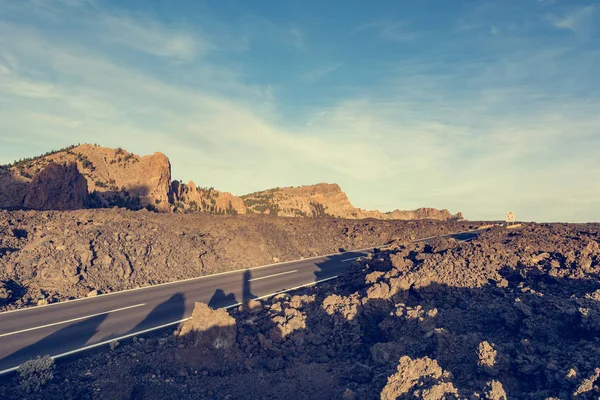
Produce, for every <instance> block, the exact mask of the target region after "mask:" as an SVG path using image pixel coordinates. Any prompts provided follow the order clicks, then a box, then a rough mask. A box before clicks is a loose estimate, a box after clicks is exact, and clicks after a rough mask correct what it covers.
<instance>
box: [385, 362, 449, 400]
mask: <svg viewBox="0 0 600 400" xmlns="http://www.w3.org/2000/svg"><path fill="white" fill-rule="evenodd" d="M449 379H450V374H449V373H448V372H445V371H443V370H442V368H441V367H440V366H439V365H438V363H437V361H436V360H432V359H430V358H429V357H423V358H417V359H414V360H413V359H412V358H410V357H409V356H403V357H402V358H400V363H399V364H398V369H397V372H396V373H395V374H393V375H391V376H390V377H389V378H388V381H387V384H386V385H385V387H384V388H383V390H382V391H381V399H382V400H396V399H397V398H403V397H404V398H415V397H416V395H419V397H417V398H423V397H422V394H423V391H424V390H428V392H426V393H427V394H428V395H429V394H431V393H436V394H439V393H441V394H442V396H441V397H437V398H438V399H443V398H444V397H443V395H444V394H446V393H448V394H453V393H455V392H456V389H455V388H454V386H453V385H451V384H450V382H447V381H448V380H449ZM443 383H446V385H443V386H438V385H441V384H443ZM415 389H417V390H418V391H419V393H415ZM428 398H430V399H433V398H435V397H428Z"/></svg>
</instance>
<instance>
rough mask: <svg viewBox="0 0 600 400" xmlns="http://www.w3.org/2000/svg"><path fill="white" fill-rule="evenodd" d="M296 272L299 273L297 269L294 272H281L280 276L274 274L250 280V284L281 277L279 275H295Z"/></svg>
mask: <svg viewBox="0 0 600 400" xmlns="http://www.w3.org/2000/svg"><path fill="white" fill-rule="evenodd" d="M294 272H298V270H297V269H295V270H293V271H286V272H281V273H279V274H273V275H267V276H261V277H260V278H254V279H248V282H253V281H260V280H261V279H267V278H272V277H274V276H279V275H286V274H293V273H294Z"/></svg>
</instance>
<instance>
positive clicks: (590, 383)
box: [573, 368, 600, 397]
mask: <svg viewBox="0 0 600 400" xmlns="http://www.w3.org/2000/svg"><path fill="white" fill-rule="evenodd" d="M598 379H600V368H596V369H595V370H594V373H593V374H592V375H591V376H589V377H588V378H586V379H584V380H583V381H582V382H581V383H580V384H579V386H577V390H576V391H575V392H574V393H573V397H578V396H581V395H584V394H586V393H589V392H591V391H592V390H595V391H596V393H598V392H600V382H599V383H597V382H598Z"/></svg>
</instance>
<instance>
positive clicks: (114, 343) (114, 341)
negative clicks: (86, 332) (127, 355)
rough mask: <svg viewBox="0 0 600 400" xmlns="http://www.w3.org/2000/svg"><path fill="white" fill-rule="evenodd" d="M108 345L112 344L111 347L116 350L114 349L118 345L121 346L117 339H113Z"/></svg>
mask: <svg viewBox="0 0 600 400" xmlns="http://www.w3.org/2000/svg"><path fill="white" fill-rule="evenodd" d="M108 345H109V346H110V349H111V350H114V349H116V348H117V347H119V342H118V341H117V340H113V341H112V342H110V343H109V344H108Z"/></svg>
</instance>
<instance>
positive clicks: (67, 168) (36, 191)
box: [23, 162, 88, 210]
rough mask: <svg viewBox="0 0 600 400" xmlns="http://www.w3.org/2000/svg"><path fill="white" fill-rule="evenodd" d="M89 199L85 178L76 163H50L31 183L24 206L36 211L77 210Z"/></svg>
mask: <svg viewBox="0 0 600 400" xmlns="http://www.w3.org/2000/svg"><path fill="white" fill-rule="evenodd" d="M87 198H88V187H87V181H86V179H85V177H84V176H83V175H82V174H81V173H80V172H79V170H78V169H77V164H76V163H74V162H73V163H70V164H56V163H53V162H51V163H49V164H48V165H47V166H46V168H44V169H43V170H42V171H40V172H39V173H38V174H37V175H36V176H35V177H34V178H33V181H32V182H31V185H30V187H29V191H28V192H27V195H26V196H25V200H24V202H23V205H24V206H25V207H28V208H33V209H36V210H76V209H79V208H84V207H85V206H86V203H87Z"/></svg>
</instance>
